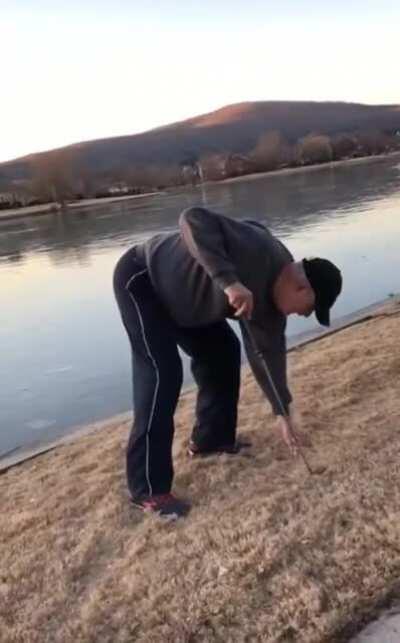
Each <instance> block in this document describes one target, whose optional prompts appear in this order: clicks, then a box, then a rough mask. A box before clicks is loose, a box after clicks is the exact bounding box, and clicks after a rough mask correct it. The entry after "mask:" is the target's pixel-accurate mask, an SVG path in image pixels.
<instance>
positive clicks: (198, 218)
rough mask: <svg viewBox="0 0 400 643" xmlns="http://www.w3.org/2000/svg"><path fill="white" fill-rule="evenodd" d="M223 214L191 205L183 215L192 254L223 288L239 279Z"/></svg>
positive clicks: (184, 233)
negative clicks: (227, 238)
mask: <svg viewBox="0 0 400 643" xmlns="http://www.w3.org/2000/svg"><path fill="white" fill-rule="evenodd" d="M221 220H222V216H221V215H219V214H215V213H214V212H210V210H207V209H206V208H189V209H188V210H185V211H184V212H183V213H182V214H181V216H180V218H179V228H180V233H181V236H182V239H183V241H184V243H185V245H186V247H187V249H188V250H189V252H190V254H191V255H192V257H194V259H196V261H198V262H199V264H200V265H201V266H202V267H203V268H204V270H205V271H206V273H207V274H208V275H209V276H210V277H211V279H213V280H214V281H215V282H216V283H217V284H218V285H219V286H220V288H221V289H222V290H224V289H225V288H227V287H228V286H230V285H232V284H234V283H235V282H238V281H239V278H238V276H237V273H236V267H235V266H234V265H233V264H232V262H231V260H230V258H229V257H228V254H227V252H226V240H225V237H224V230H223V226H222V225H221Z"/></svg>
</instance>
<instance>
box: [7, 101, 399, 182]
mask: <svg viewBox="0 0 400 643" xmlns="http://www.w3.org/2000/svg"><path fill="white" fill-rule="evenodd" d="M397 131H400V106H398V105H362V104H355V103H341V102H325V103H324V102H321V103H318V102H282V101H271V102H247V103H240V104H236V105H230V106H227V107H223V108H222V109H219V110H216V111H214V112H210V113H209V114H204V115H201V116H197V117H195V118H191V119H188V120H185V121H182V122H178V123H173V124H171V125H167V126H165V127H159V128H157V129H153V130H150V131H148V132H144V133H141V134H134V135H128V136H120V137H116V138H106V139H101V140H94V141H88V142H84V143H77V144H75V145H72V146H68V147H67V148H62V150H58V151H54V150H53V151H49V152H45V153H41V154H34V155H29V156H26V157H23V158H19V159H16V160H13V161H8V162H7V163H1V164H0V184H1V183H2V184H3V185H6V184H7V183H10V182H13V181H21V180H25V181H27V180H30V179H31V178H32V176H33V175H34V168H35V166H37V165H38V164H39V165H40V163H41V162H43V160H44V159H46V158H47V159H52V158H56V155H57V154H58V156H59V155H60V151H61V152H62V151H63V152H64V153H67V154H69V155H70V157H71V156H72V157H73V161H74V165H75V167H77V168H79V172H80V173H81V174H84V173H86V174H88V175H90V176H92V177H93V176H98V177H103V178H105V177H107V176H108V177H109V178H110V179H113V180H116V179H119V180H121V179H126V177H127V175H129V172H130V173H131V175H132V174H133V173H134V171H136V172H137V171H138V168H143V167H146V166H147V167H150V166H157V167H158V168H159V169H160V168H171V167H178V168H181V167H182V166H185V165H189V166H193V165H195V164H196V163H198V162H199V160H200V159H202V158H205V157H207V156H210V155H216V154H217V155H218V154H225V155H232V154H249V153H250V152H251V150H253V149H254V148H255V147H256V146H257V144H258V143H259V141H260V138H261V137H262V136H265V135H266V134H267V133H268V132H269V133H271V132H275V133H277V134H278V135H279V137H280V139H281V141H284V142H285V145H286V146H293V145H295V144H296V143H297V142H298V141H299V140H301V139H303V138H304V137H306V136H307V135H309V134H310V133H314V134H319V135H323V136H325V137H330V138H334V137H337V136H338V135H339V134H355V133H358V134H360V135H361V134H365V133H368V132H369V133H371V132H375V133H377V132H379V133H381V134H382V135H385V136H389V137H390V136H393V135H394V134H395V133H396V132H397ZM381 151H382V150H381ZM366 153H368V151H367V152H366ZM371 153H373V150H372V151H371ZM342 156H343V154H342ZM306 161H307V159H306ZM287 164H289V162H288V163H287ZM303 164H304V159H303ZM267 169H268V168H267ZM238 173H240V172H238ZM243 173H246V172H245V171H244V172H243Z"/></svg>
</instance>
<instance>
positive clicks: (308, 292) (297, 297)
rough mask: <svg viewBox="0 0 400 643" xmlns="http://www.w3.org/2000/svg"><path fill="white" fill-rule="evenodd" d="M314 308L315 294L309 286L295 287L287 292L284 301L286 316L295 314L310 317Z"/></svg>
mask: <svg viewBox="0 0 400 643" xmlns="http://www.w3.org/2000/svg"><path fill="white" fill-rule="evenodd" d="M314 308H315V294H314V291H313V289H312V288H311V286H309V285H308V284H307V285H295V286H293V287H291V288H290V290H289V291H288V292H287V296H286V301H285V311H284V312H285V313H286V315H291V314H296V315H301V316H302V317H310V315H311V314H312V313H313V312H314Z"/></svg>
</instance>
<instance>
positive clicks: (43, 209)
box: [0, 151, 400, 222]
mask: <svg viewBox="0 0 400 643" xmlns="http://www.w3.org/2000/svg"><path fill="white" fill-rule="evenodd" d="M396 156H398V157H399V159H400V151H395V152H389V153H386V154H376V155H372V156H361V157H358V158H352V159H342V160H338V161H331V162H329V163H315V164H313V165H302V166H299V167H291V168H281V169H277V170H270V171H268V172H256V173H252V174H243V175H241V176H234V177H229V178H226V179H221V180H220V181H204V182H203V183H198V184H196V185H195V186H194V188H195V189H201V188H202V186H205V185H215V184H219V183H222V184H224V183H234V182H238V181H254V180H256V179H263V178H264V179H265V178H266V177H274V176H281V175H282V176H285V175H291V174H297V173H301V172H316V171H319V170H322V169H324V168H328V169H334V168H336V167H345V166H347V165H349V166H351V165H360V164H365V163H373V162H380V161H381V162H383V161H385V160H387V159H389V158H391V157H396ZM189 187H193V186H189V185H180V186H177V187H174V188H167V189H166V190H165V191H155V192H146V193H145V194H131V195H128V196H118V197H117V196H115V197H113V196H111V197H105V198H102V199H82V200H81V201H73V202H71V203H67V204H66V205H65V207H64V208H63V209H62V208H61V207H60V206H59V204H57V203H47V204H44V205H33V206H26V207H23V208H12V209H9V210H0V222H1V221H2V220H3V221H7V220H12V219H20V218H21V219H22V218H25V217H26V218H28V217H33V216H43V215H48V214H57V213H59V212H61V211H64V212H65V211H67V210H74V209H77V208H90V207H93V206H96V205H102V204H105V203H120V202H124V201H129V200H131V199H138V198H145V197H150V196H160V195H161V194H168V193H169V192H173V191H174V190H176V189H181V190H182V189H183V190H185V189H188V188H189Z"/></svg>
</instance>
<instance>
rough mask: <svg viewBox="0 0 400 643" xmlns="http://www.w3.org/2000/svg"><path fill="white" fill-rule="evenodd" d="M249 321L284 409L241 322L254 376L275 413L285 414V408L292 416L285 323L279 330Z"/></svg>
mask: <svg viewBox="0 0 400 643" xmlns="http://www.w3.org/2000/svg"><path fill="white" fill-rule="evenodd" d="M247 324H248V327H249V329H250V332H251V334H252V337H253V339H254V342H255V344H256V346H257V349H258V350H259V351H261V353H262V356H263V358H264V359H265V361H266V363H267V366H268V368H269V371H270V375H271V378H272V381H273V383H274V385H275V388H276V391H277V393H278V395H279V397H280V400H281V402H282V405H283V409H282V407H281V404H280V402H279V400H278V399H277V397H276V395H275V393H274V390H273V388H272V386H271V384H270V382H269V379H268V376H267V373H266V371H265V367H264V366H263V363H262V361H261V358H260V356H259V355H257V353H256V350H255V347H254V345H253V342H252V340H251V338H250V337H249V335H248V333H247V329H246V325H245V324H243V322H241V324H240V325H241V330H242V335H243V341H244V347H245V350H246V354H247V358H248V360H249V364H250V367H251V369H252V371H253V374H254V377H255V379H256V381H257V383H258V385H259V386H260V388H261V389H262V391H263V392H264V393H265V395H266V396H267V398H268V400H269V402H270V404H271V406H272V410H273V412H274V414H275V415H283V411H285V413H286V414H287V415H289V404H290V403H291V401H292V395H291V393H290V391H289V388H288V385H287V372H286V338H285V324H282V325H281V326H280V327H278V328H276V329H272V328H271V329H269V328H268V329H267V328H265V329H264V328H262V327H260V326H259V325H258V324H255V323H254V322H252V321H248V322H247Z"/></svg>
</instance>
